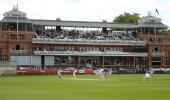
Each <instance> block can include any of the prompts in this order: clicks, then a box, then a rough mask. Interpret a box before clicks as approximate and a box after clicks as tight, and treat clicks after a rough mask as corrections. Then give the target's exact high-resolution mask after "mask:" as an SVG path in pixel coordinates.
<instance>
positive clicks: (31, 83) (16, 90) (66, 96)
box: [0, 74, 170, 100]
mask: <svg viewBox="0 0 170 100" xmlns="http://www.w3.org/2000/svg"><path fill="white" fill-rule="evenodd" d="M143 76H144V75H142V74H113V75H112V76H111V77H109V78H107V79H105V80H99V79H97V77H96V76H95V75H78V76H77V79H73V78H72V76H69V75H65V76H64V78H63V79H62V80H59V79H58V77H57V76H55V75H47V76H43V75H42V76H32V75H26V76H22V75H20V76H5V77H0V100H170V74H154V75H153V76H152V82H151V81H149V80H148V81H145V82H142V78H143Z"/></svg>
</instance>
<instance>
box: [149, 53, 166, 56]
mask: <svg viewBox="0 0 170 100" xmlns="http://www.w3.org/2000/svg"><path fill="white" fill-rule="evenodd" d="M152 56H154V57H162V56H165V53H164V52H152Z"/></svg>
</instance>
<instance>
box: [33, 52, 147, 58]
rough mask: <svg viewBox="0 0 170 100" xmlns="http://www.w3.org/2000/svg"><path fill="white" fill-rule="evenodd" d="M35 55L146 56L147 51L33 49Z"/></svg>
mask: <svg viewBox="0 0 170 100" xmlns="http://www.w3.org/2000/svg"><path fill="white" fill-rule="evenodd" d="M34 54H35V55H66V56H122V57H123V56H127V57H147V56H148V55H147V53H133V52H121V51H105V52H102V51H83V52H78V51H34Z"/></svg>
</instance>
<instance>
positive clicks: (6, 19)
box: [1, 17, 32, 23]
mask: <svg viewBox="0 0 170 100" xmlns="http://www.w3.org/2000/svg"><path fill="white" fill-rule="evenodd" d="M1 22H12V23H17V22H18V23H32V22H31V20H29V19H27V18H18V20H17V18H11V17H6V18H3V19H2V20H1Z"/></svg>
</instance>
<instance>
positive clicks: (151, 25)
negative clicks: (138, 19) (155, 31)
mask: <svg viewBox="0 0 170 100" xmlns="http://www.w3.org/2000/svg"><path fill="white" fill-rule="evenodd" d="M155 25H156V27H157V28H168V26H167V25H165V24H163V23H147V22H145V23H140V24H139V25H138V27H147V28H154V27H155Z"/></svg>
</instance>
